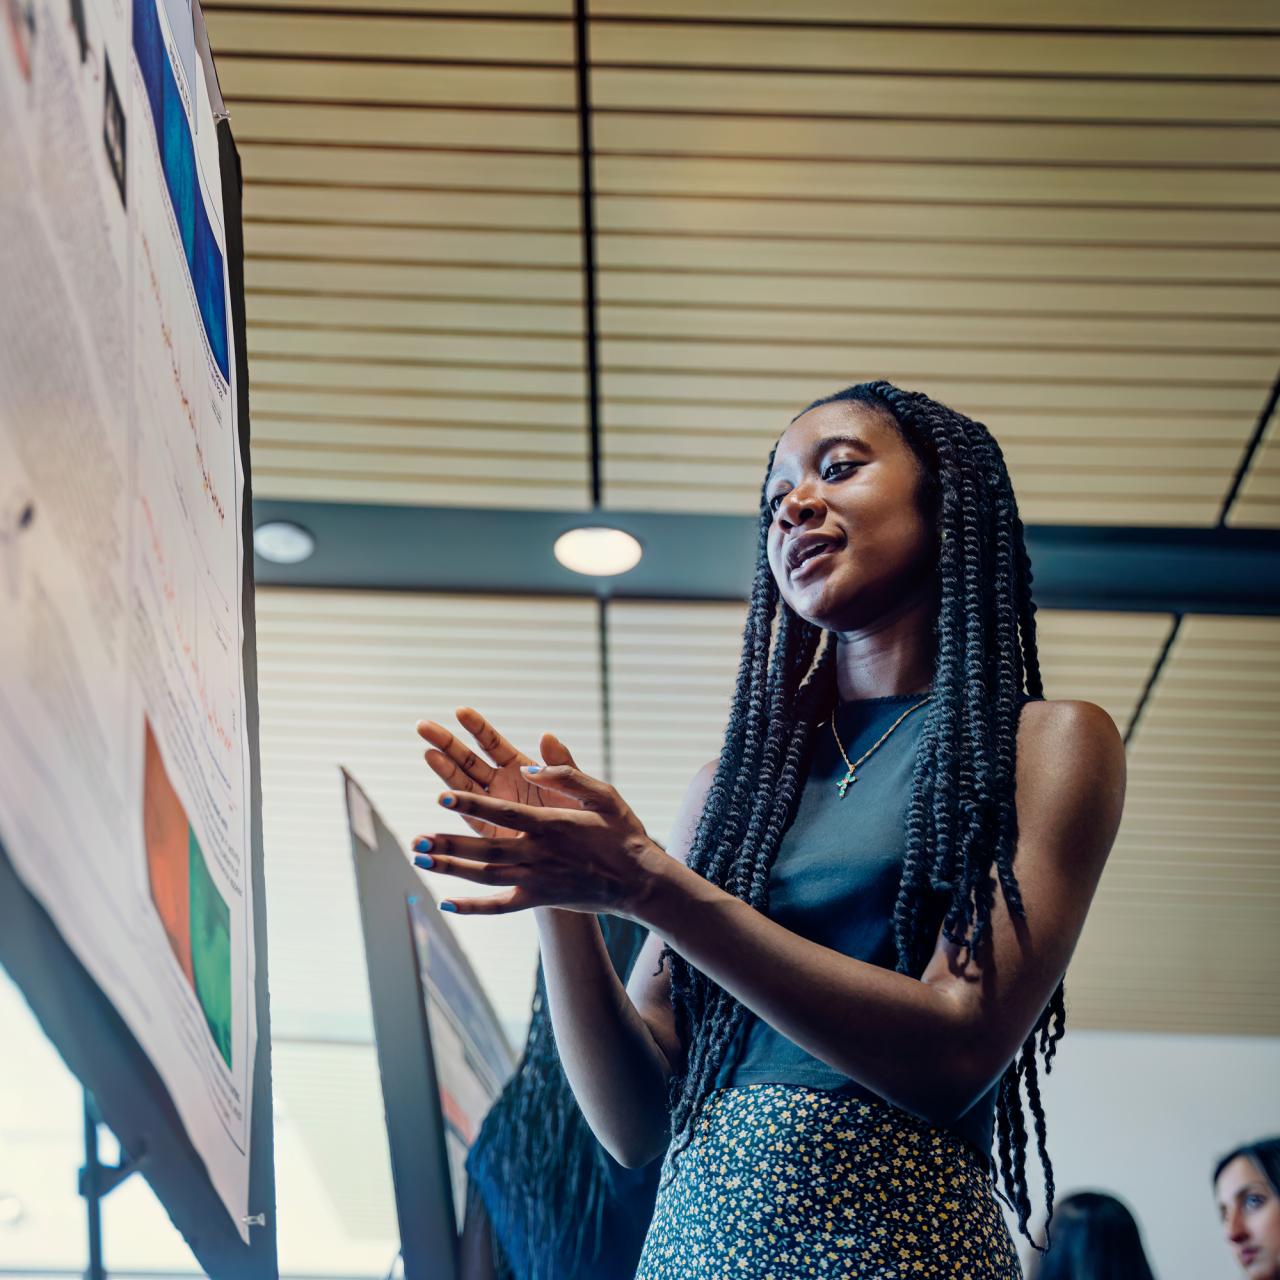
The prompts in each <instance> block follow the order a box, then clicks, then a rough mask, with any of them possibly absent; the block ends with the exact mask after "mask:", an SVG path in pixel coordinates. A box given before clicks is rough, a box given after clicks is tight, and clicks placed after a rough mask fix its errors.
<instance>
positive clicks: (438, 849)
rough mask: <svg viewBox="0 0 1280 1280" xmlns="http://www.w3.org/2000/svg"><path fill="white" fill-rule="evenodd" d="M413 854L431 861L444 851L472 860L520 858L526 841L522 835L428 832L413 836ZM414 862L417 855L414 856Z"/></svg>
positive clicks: (527, 850) (526, 851) (524, 855)
mask: <svg viewBox="0 0 1280 1280" xmlns="http://www.w3.org/2000/svg"><path fill="white" fill-rule="evenodd" d="M413 851H414V853H416V854H425V855H426V856H427V857H429V858H430V859H431V860H432V861H434V860H435V859H436V858H439V857H441V856H442V855H446V856H449V857H452V858H455V859H457V858H463V859H467V860H470V861H474V862H510V863H515V862H522V861H524V860H526V859H527V858H528V857H529V853H530V848H529V842H528V840H526V839H525V838H524V837H523V836H514V837H513V836H460V835H454V834H453V833H452V832H450V833H448V834H447V835H442V834H432V835H429V836H417V837H415V839H414V842H413ZM414 861H415V862H417V861H418V860H417V858H415V859H414Z"/></svg>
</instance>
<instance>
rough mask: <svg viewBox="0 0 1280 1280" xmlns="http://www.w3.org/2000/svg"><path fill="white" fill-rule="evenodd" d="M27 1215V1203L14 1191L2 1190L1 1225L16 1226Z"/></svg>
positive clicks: (0, 1197)
mask: <svg viewBox="0 0 1280 1280" xmlns="http://www.w3.org/2000/svg"><path fill="white" fill-rule="evenodd" d="M26 1216H27V1208H26V1205H24V1204H23V1203H22V1200H21V1198H20V1197H19V1196H16V1195H14V1193H13V1192H12V1191H0V1227H16V1226H18V1225H19V1224H20V1223H21V1222H22V1220H23V1218H25V1217H26Z"/></svg>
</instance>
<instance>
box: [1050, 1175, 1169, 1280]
mask: <svg viewBox="0 0 1280 1280" xmlns="http://www.w3.org/2000/svg"><path fill="white" fill-rule="evenodd" d="M1029 1280H1154V1276H1153V1273H1152V1271H1151V1264H1150V1263H1149V1262H1148V1261H1147V1255H1146V1251H1145V1250H1144V1249H1143V1247H1142V1233H1141V1232H1140V1231H1139V1230H1138V1223H1137V1221H1136V1220H1135V1218H1134V1216H1133V1214H1132V1213H1130V1212H1129V1209H1128V1207H1127V1206H1126V1205H1125V1204H1124V1202H1123V1201H1122V1200H1118V1199H1116V1197H1115V1196H1112V1195H1108V1194H1107V1193H1106V1192H1105V1191H1077V1192H1076V1193H1075V1194H1074V1195H1070V1196H1067V1197H1066V1199H1064V1200H1061V1201H1059V1202H1058V1209H1057V1212H1056V1213H1055V1214H1054V1216H1053V1242H1052V1243H1051V1244H1050V1246H1049V1252H1048V1253H1046V1254H1044V1255H1042V1256H1041V1257H1040V1258H1039V1259H1038V1265H1034V1266H1033V1267H1032V1268H1031V1272H1030V1277H1029Z"/></svg>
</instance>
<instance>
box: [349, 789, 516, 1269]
mask: <svg viewBox="0 0 1280 1280" xmlns="http://www.w3.org/2000/svg"><path fill="white" fill-rule="evenodd" d="M342 778H343V785H344V788H345V790H346V799H347V810H348V815H349V818H350V825H351V856H352V860H353V862H354V865H355V873H356V893H357V897H358V899H359V903H360V924H361V929H362V932H363V934H364V943H365V955H366V958H367V961H368V969H369V990H370V995H371V997H372V1001H373V1030H374V1038H375V1040H376V1041H377V1051H378V1073H379V1076H380V1078H381V1081H382V1099H383V1105H384V1108H385V1110H386V1118H387V1140H388V1145H389V1147H390V1151H391V1174H392V1181H393V1183H394V1185H395V1196H396V1216H397V1219H398V1221H399V1225H400V1247H401V1254H402V1256H403V1259H404V1274H405V1278H406V1280H457V1277H458V1274H459V1233H460V1231H461V1228H462V1223H460V1222H457V1221H456V1218H455V1213H454V1196H453V1189H452V1183H451V1181H450V1172H449V1159H448V1152H447V1146H446V1137H445V1134H446V1122H445V1118H444V1115H443V1112H442V1109H441V1103H440V1087H439V1079H438V1077H437V1072H436V1062H435V1054H434V1053H433V1050H432V1041H431V1029H430V1026H429V1023H428V1017H427V1005H426V1000H425V997H424V992H423V987H422V984H421V978H420V975H421V970H420V963H419V955H418V950H417V945H416V943H415V940H414V931H413V924H412V917H411V912H412V910H413V909H414V904H415V903H417V904H419V905H421V904H422V903H424V902H425V903H429V902H430V901H431V897H430V894H429V893H428V892H427V890H426V887H425V886H424V884H423V881H422V878H421V877H420V875H419V873H418V872H417V871H416V870H414V867H413V865H412V864H411V863H410V862H409V860H408V858H407V857H406V856H405V853H404V850H403V848H402V846H401V845H400V842H399V841H398V840H397V839H396V837H395V835H394V834H393V833H392V832H391V831H390V830H389V828H388V827H387V826H386V824H385V823H384V822H383V821H382V819H381V818H380V817H379V816H378V814H377V812H376V811H375V810H374V808H373V806H372V805H371V804H370V803H369V801H368V800H367V799H366V797H365V795H364V792H363V791H361V790H360V787H359V785H358V784H357V783H356V782H355V780H354V779H353V778H352V777H351V776H350V774H348V773H347V772H346V770H345V769H344V770H343V772H342ZM431 909H432V910H434V907H432V908H431ZM438 940H439V943H440V945H442V946H444V947H447V948H448V950H449V952H450V959H451V962H452V963H453V964H454V965H455V966H456V968H457V971H458V972H459V973H463V974H465V975H467V976H468V977H469V978H471V979H474V974H473V973H472V970H471V966H470V964H469V962H468V961H467V960H466V957H465V956H464V955H463V952H462V949H461V948H460V947H459V946H458V944H457V942H456V941H455V940H454V939H453V937H452V936H451V935H449V933H448V932H447V930H445V929H443V928H441V929H440V930H439V931H438ZM474 986H475V990H476V992H477V993H480V988H479V982H478V980H476V981H475V982H474ZM480 999H481V1000H483V1001H484V1009H485V1012H486V1014H487V1015H488V1019H489V1020H491V1021H492V1024H493V1025H494V1026H496V1025H497V1023H496V1018H493V1017H492V1010H491V1009H490V1008H489V1007H488V1002H487V1000H484V998H483V994H482V993H480ZM508 1051H509V1047H508ZM512 1065H514V1057H513V1059H512Z"/></svg>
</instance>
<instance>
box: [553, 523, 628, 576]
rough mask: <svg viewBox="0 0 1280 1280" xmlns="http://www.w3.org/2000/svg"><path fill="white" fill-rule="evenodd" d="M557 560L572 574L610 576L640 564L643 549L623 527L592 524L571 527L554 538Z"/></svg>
mask: <svg viewBox="0 0 1280 1280" xmlns="http://www.w3.org/2000/svg"><path fill="white" fill-rule="evenodd" d="M555 553H556V559H557V560H559V561H560V563H561V564H562V565H564V567H565V568H566V569H572V570H573V571H574V573H585V574H589V575H590V576H591V577H594V578H610V577H613V576H614V575H616V574H619V573H626V572H627V570H628V569H634V568H635V567H636V565H638V564H639V563H640V557H641V556H642V555H643V554H644V548H643V547H641V545H640V543H639V542H638V541H637V540H636V539H635V538H633V537H632V536H631V535H630V534H629V533H626V532H624V531H623V530H622V529H610V528H606V527H604V526H601V525H591V526H587V527H584V528H581V529H570V530H569V532H568V533H562V534H561V535H560V536H559V537H558V538H557V539H556V545H555Z"/></svg>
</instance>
